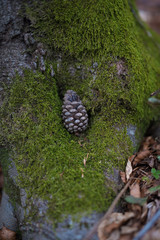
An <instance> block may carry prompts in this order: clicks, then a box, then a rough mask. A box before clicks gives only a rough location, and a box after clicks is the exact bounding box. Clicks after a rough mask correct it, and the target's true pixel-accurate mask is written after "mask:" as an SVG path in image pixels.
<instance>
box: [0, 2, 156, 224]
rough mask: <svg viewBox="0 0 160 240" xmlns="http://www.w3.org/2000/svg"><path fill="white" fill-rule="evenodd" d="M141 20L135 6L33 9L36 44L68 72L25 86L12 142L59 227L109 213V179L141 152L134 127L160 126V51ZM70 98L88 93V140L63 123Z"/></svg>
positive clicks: (6, 130) (8, 111) (23, 177)
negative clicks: (159, 111)
mask: <svg viewBox="0 0 160 240" xmlns="http://www.w3.org/2000/svg"><path fill="white" fill-rule="evenodd" d="M133 10H134V7H133V6H132V5H131V4H130V5H129V4H128V2H127V1H126V0H123V1H122V0H121V1H116V2H115V1H109V0H105V1H104V0H103V1H102V0H98V1H97V0H95V1H83V0H76V1H75V0H73V1H69V0H66V1H59V0H49V1H47V2H46V1H40V2H39V1H38V4H37V1H34V2H33V3H32V5H31V6H30V7H29V8H28V6H27V16H28V17H29V18H30V20H31V22H32V27H33V29H34V31H35V36H37V39H39V40H40V41H41V42H43V43H44V44H46V45H47V46H48V48H49V49H50V62H52V64H53V65H54V66H56V65H57V64H58V67H57V69H55V73H56V75H55V78H51V77H50V72H49V68H46V69H47V70H46V72H45V73H44V74H42V73H40V72H38V71H36V72H32V71H29V70H27V71H25V72H24V77H20V76H18V75H17V76H16V78H15V79H14V83H13V85H12V86H11V90H10V94H9V97H8V101H7V103H6V105H5V106H3V111H2V115H3V119H4V116H5V118H6V119H7V121H3V122H2V124H3V126H2V129H3V134H2V139H5V140H6V141H7V142H9V144H10V146H12V154H13V153H14V156H13V157H14V161H15V163H16V166H17V170H18V172H19V179H20V183H21V187H23V188H25V189H27V193H28V198H30V197H31V196H32V195H37V196H39V197H41V198H43V199H47V200H48V203H49V206H50V208H49V212H50V216H51V217H52V218H54V219H57V221H58V220H59V218H60V216H61V215H62V214H64V215H65V214H68V213H69V214H76V213H77V212H91V211H93V210H98V211H103V210H104V209H106V208H107V206H108V205H109V204H110V201H111V198H110V197H111V196H112V194H113V192H112V190H111V189H109V187H108V188H107V189H106V185H107V184H106V179H105V174H104V173H105V172H106V171H108V172H110V171H111V170H112V168H113V167H118V168H121V169H122V168H123V167H124V165H125V161H126V159H127V157H128V156H129V155H131V154H132V152H133V146H132V143H131V140H130V138H129V136H128V135H127V126H128V124H133V125H136V126H139V127H140V128H141V129H142V133H143V132H144V131H145V129H146V128H147V126H148V124H149V121H150V120H151V119H152V118H153V117H154V116H156V115H155V113H154V112H153V110H152V109H151V108H150V107H149V106H148V105H147V99H148V97H149V95H150V93H151V92H153V91H154V90H156V89H157V88H158V87H159V85H160V84H159V79H158V76H159V74H160V69H159V62H160V57H159V53H158V51H159V49H158V47H157V45H156V44H155V42H154V41H153V38H151V37H149V36H148V34H147V31H148V30H147V28H146V27H144V28H143V27H142V25H141V24H140V22H139V20H137V18H136V17H135V15H134V14H137V13H136V11H133ZM133 12H134V14H133ZM55 56H56V57H55ZM57 56H58V57H57ZM59 59H60V61H59ZM58 61H59V62H58ZM95 62H96V63H97V67H96V68H94V67H93V64H94V63H95ZM120 68H122V69H124V70H122V69H120ZM68 89H73V90H74V91H76V92H77V93H78V95H79V96H80V98H81V99H82V102H83V103H84V105H85V106H86V109H87V111H88V113H89V117H90V121H89V127H88V130H87V131H86V132H85V133H84V134H82V135H81V136H79V137H77V136H74V135H71V134H69V133H68V132H67V130H66V129H65V128H64V127H63V123H62V120H61V104H62V102H61V99H60V97H61V96H63V94H64V92H65V91H66V90H68ZM58 93H59V95H58ZM87 155H88V158H87ZM84 158H85V159H87V162H86V166H85V165H84ZM107 193H108V195H107Z"/></svg>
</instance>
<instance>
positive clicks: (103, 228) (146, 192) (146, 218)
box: [85, 136, 160, 240]
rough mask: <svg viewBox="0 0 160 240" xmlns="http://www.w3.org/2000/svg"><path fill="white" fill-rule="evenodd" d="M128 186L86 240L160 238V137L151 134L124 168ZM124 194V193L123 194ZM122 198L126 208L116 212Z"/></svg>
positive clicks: (122, 177)
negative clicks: (95, 239) (96, 233)
mask: <svg viewBox="0 0 160 240" xmlns="http://www.w3.org/2000/svg"><path fill="white" fill-rule="evenodd" d="M120 175H121V180H122V181H123V183H124V187H123V189H122V190H121V192H120V193H119V194H118V195H117V197H116V198H115V200H114V201H113V203H112V205H111V206H110V208H109V209H108V211H107V212H106V214H105V215H104V217H103V218H102V219H100V221H99V222H98V223H97V224H96V225H95V226H94V227H93V229H92V230H91V231H90V232H89V233H88V235H87V236H86V238H85V240H89V239H92V236H93V234H94V233H95V232H98V237H99V239H100V240H106V239H108V240H132V239H133V240H139V239H143V240H149V239H152V240H158V239H159V236H160V219H159V218H160V137H156V138H154V137H152V136H148V137H146V138H144V140H143V141H142V143H141V145H140V148H139V150H138V152H137V153H135V154H134V155H132V156H130V157H129V158H128V162H127V165H126V170H125V172H121V173H120ZM123 195H124V196H123ZM122 196H123V198H122ZM119 201H121V205H122V206H123V207H122V211H123V212H113V211H114V209H115V206H116V204H118V202H119Z"/></svg>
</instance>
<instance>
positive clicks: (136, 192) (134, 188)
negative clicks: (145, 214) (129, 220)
mask: <svg viewBox="0 0 160 240" xmlns="http://www.w3.org/2000/svg"><path fill="white" fill-rule="evenodd" d="M130 195H132V196H133V197H136V198H140V197H141V192H140V186H139V183H133V184H132V185H131V186H130Z"/></svg>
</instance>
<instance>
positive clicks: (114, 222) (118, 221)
mask: <svg viewBox="0 0 160 240" xmlns="http://www.w3.org/2000/svg"><path fill="white" fill-rule="evenodd" d="M134 216H135V214H134V213H133V212H126V213H125V214H122V213H112V214H111V215H110V216H109V217H108V218H106V219H104V220H103V221H102V222H101V223H100V225H99V227H98V237H99V239H100V240H105V239H108V237H109V235H110V233H111V232H112V231H113V230H116V229H118V228H119V227H120V226H121V225H122V224H123V223H124V222H127V221H128V220H129V219H131V218H133V217H134Z"/></svg>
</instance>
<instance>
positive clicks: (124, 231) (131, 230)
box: [121, 226, 138, 234]
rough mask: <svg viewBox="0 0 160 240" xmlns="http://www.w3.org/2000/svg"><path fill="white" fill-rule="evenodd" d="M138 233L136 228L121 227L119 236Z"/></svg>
mask: <svg viewBox="0 0 160 240" xmlns="http://www.w3.org/2000/svg"><path fill="white" fill-rule="evenodd" d="M136 231H138V228H137V227H129V226H122V227H121V234H131V233H134V232H136Z"/></svg>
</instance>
